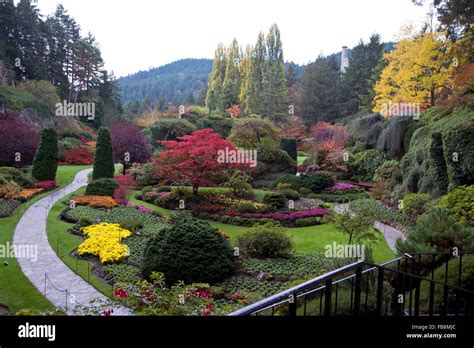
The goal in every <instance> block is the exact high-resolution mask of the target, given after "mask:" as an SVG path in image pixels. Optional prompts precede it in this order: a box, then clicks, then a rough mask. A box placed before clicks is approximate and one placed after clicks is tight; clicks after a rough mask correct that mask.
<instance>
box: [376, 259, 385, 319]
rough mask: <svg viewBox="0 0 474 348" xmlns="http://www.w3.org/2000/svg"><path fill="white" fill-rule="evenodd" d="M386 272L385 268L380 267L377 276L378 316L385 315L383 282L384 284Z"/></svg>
mask: <svg viewBox="0 0 474 348" xmlns="http://www.w3.org/2000/svg"><path fill="white" fill-rule="evenodd" d="M384 272H385V269H384V268H383V267H378V274H377V315H380V316H382V315H383V308H382V305H383V282H384Z"/></svg>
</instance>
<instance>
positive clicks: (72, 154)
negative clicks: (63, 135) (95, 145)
mask: <svg viewBox="0 0 474 348" xmlns="http://www.w3.org/2000/svg"><path fill="white" fill-rule="evenodd" d="M65 157H66V163H68V164H92V162H93V161H94V158H93V155H92V153H91V152H90V151H89V150H87V149H83V148H80V147H76V148H74V149H71V150H68V151H66V153H65Z"/></svg>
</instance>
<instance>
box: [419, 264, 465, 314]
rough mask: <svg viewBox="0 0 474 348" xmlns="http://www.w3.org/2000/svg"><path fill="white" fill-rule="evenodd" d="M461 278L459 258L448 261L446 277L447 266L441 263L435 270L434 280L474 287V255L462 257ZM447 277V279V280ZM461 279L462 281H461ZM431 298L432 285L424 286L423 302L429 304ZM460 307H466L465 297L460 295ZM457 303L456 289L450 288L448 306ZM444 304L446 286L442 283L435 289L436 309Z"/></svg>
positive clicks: (452, 284) (461, 286) (462, 286)
mask: <svg viewBox="0 0 474 348" xmlns="http://www.w3.org/2000/svg"><path fill="white" fill-rule="evenodd" d="M461 266H462V270H461V278H460V279H459V276H458V275H459V260H457V259H452V260H450V261H449V262H448V274H447V277H446V266H445V265H441V266H439V267H438V268H437V269H436V270H435V271H434V281H435V282H438V283H447V284H449V285H451V286H456V287H460V288H463V289H473V288H474V257H473V256H464V257H463V259H462V265H461ZM446 279H447V281H446ZM459 281H460V283H459ZM429 299H430V287H429V286H428V285H426V286H425V287H424V288H422V292H421V299H420V300H421V303H422V304H425V305H428V304H429ZM458 300H459V302H458V306H459V308H464V307H465V306H466V305H465V297H464V296H462V295H461V296H459V298H458ZM455 303H456V294H455V292H454V290H453V289H452V288H451V287H449V288H448V303H447V304H448V308H450V307H453V306H454V305H455ZM443 305H444V287H443V286H441V285H436V286H435V291H434V306H435V309H441V308H442V307H443Z"/></svg>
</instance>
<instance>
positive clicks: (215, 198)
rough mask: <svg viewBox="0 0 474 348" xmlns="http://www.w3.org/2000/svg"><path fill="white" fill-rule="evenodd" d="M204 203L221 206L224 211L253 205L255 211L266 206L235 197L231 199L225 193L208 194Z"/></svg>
mask: <svg viewBox="0 0 474 348" xmlns="http://www.w3.org/2000/svg"><path fill="white" fill-rule="evenodd" d="M203 197H204V201H205V202H206V203H209V204H213V205H216V206H220V207H222V208H223V209H226V208H227V209H237V208H238V207H239V205H241V204H250V205H252V206H253V207H254V208H255V209H260V208H263V207H264V206H265V204H262V203H258V202H254V201H250V200H247V199H236V198H233V197H230V196H228V195H226V194H223V193H218V194H206V195H204V196H203Z"/></svg>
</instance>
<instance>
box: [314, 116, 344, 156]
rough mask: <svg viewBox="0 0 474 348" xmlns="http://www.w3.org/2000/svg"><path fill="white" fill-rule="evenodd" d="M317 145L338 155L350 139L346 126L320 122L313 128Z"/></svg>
mask: <svg viewBox="0 0 474 348" xmlns="http://www.w3.org/2000/svg"><path fill="white" fill-rule="evenodd" d="M313 139H314V142H315V145H316V146H318V147H323V148H325V149H326V150H327V151H328V152H329V153H331V154H335V155H338V154H339V153H340V152H341V150H342V149H343V148H344V145H345V144H346V141H347V139H348V133H347V129H346V126H343V125H339V124H335V125H332V124H330V123H327V122H318V123H317V124H316V125H315V126H314V128H313Z"/></svg>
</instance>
